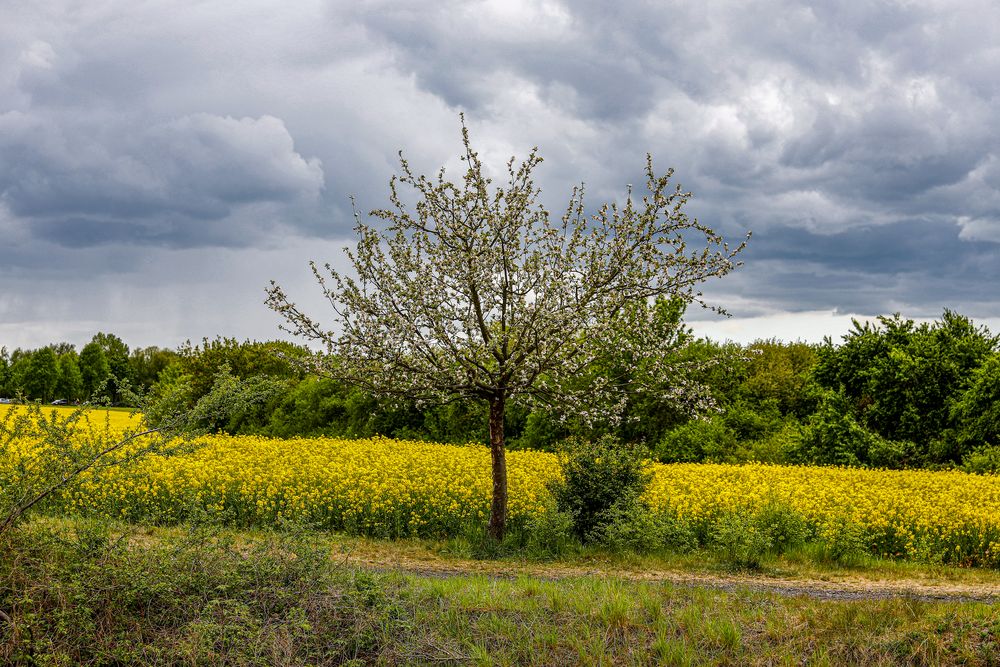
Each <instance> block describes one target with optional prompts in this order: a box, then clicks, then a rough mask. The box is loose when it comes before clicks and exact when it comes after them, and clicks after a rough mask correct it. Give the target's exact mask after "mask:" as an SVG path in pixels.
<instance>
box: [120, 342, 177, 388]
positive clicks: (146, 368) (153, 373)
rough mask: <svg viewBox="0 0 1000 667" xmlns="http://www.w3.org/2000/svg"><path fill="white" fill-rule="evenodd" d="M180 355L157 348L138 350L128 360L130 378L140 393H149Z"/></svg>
mask: <svg viewBox="0 0 1000 667" xmlns="http://www.w3.org/2000/svg"><path fill="white" fill-rule="evenodd" d="M179 358H180V355H179V354H178V353H177V352H175V351H174V350H168V349H164V348H160V347H156V346H151V347H143V348H136V349H134V350H132V353H131V354H130V355H129V358H128V365H129V377H130V378H131V379H132V382H133V386H135V387H136V389H137V390H138V391H143V392H145V391H149V390H150V389H151V388H152V387H153V385H155V384H156V383H157V382H158V381H159V379H160V375H161V374H162V373H163V371H164V370H166V368H167V367H168V366H170V365H171V364H172V363H174V362H175V361H177V360H178V359H179Z"/></svg>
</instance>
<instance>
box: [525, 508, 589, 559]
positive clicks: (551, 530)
mask: <svg viewBox="0 0 1000 667" xmlns="http://www.w3.org/2000/svg"><path fill="white" fill-rule="evenodd" d="M525 530H526V532H527V536H526V539H525V553H526V555H527V556H529V557H532V558H539V559H542V560H552V559H556V558H559V557H561V556H565V555H567V554H569V553H572V552H573V551H575V550H576V549H577V547H578V546H579V544H580V543H579V542H578V541H577V540H576V538H575V537H574V536H573V516H572V515H571V514H569V513H568V512H564V511H561V510H560V509H559V507H558V506H557V505H556V502H555V500H554V499H549V500H548V501H547V502H546V507H545V511H544V512H538V513H537V514H534V515H533V516H532V517H531V518H530V519H529V520H528V523H527V526H526V527H525Z"/></svg>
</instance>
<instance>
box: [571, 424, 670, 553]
mask: <svg viewBox="0 0 1000 667" xmlns="http://www.w3.org/2000/svg"><path fill="white" fill-rule="evenodd" d="M562 469H563V479H562V480H560V481H559V482H557V483H556V484H555V485H554V486H553V488H552V492H553V496H554V497H555V499H556V505H557V507H558V508H559V510H560V511H562V512H566V513H567V514H569V515H570V516H572V517H573V534H574V535H575V536H576V537H577V538H578V539H579V540H581V541H583V542H587V541H591V540H592V539H594V538H595V537H597V536H599V535H600V531H599V528H600V527H601V526H602V525H603V524H604V523H606V522H607V521H609V520H611V518H612V517H613V513H610V511H611V510H612V508H613V507H614V506H615V505H616V504H618V503H625V504H628V503H632V502H634V501H636V500H638V498H639V497H640V496H641V495H642V494H643V492H644V491H645V490H646V486H647V485H648V484H649V481H650V476H651V473H650V472H649V470H648V469H647V467H646V464H645V461H644V460H643V451H642V450H640V449H639V448H637V447H635V446H632V445H627V444H623V443H620V442H618V441H617V440H615V439H614V438H613V437H611V436H603V437H601V438H599V439H597V440H594V441H587V440H580V439H574V440H571V441H569V442H568V443H567V446H566V450H565V451H564V453H563V455H562Z"/></svg>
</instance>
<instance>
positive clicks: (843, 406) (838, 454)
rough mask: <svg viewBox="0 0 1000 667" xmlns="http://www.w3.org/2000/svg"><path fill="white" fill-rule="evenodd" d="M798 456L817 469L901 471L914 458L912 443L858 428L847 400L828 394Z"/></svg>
mask: <svg viewBox="0 0 1000 667" xmlns="http://www.w3.org/2000/svg"><path fill="white" fill-rule="evenodd" d="M798 456H799V457H800V459H801V460H802V461H803V462H806V463H813V464H819V465H843V466H874V467H883V468H900V467H905V466H906V465H907V464H909V463H911V462H913V461H914V460H915V458H916V456H917V454H916V452H915V445H914V444H913V443H907V442H897V441H891V440H888V439H886V438H883V437H882V436H880V435H879V434H878V433H873V432H872V431H869V430H868V429H866V428H865V427H864V426H861V425H860V424H858V422H857V421H855V419H854V417H852V416H851V413H850V410H849V407H848V405H847V403H846V399H844V397H843V396H841V395H840V394H834V393H829V394H827V396H825V397H824V399H823V401H822V402H821V403H820V407H819V410H818V411H817V412H816V414H814V415H813V416H812V418H811V420H810V422H809V424H808V426H807V428H806V429H805V430H804V432H803V435H802V439H801V444H800V449H799V454H798Z"/></svg>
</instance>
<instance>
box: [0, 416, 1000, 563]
mask: <svg viewBox="0 0 1000 667" xmlns="http://www.w3.org/2000/svg"><path fill="white" fill-rule="evenodd" d="M108 414H109V416H105V415H101V414H98V415H96V417H95V418H93V419H92V420H91V421H92V423H94V424H103V425H104V426H107V425H108V424H110V421H108V420H109V419H116V420H119V421H118V423H117V424H116V425H115V426H114V428H116V429H117V428H125V427H128V426H130V425H131V426H135V425H136V424H137V423H138V422H136V421H134V419H135V418H129V417H128V415H127V413H116V412H112V413H108ZM118 415H121V416H120V417H119V416H118ZM129 419H132V421H129ZM85 431H86V429H81V431H80V432H81V437H82V436H83V435H84V434H85ZM196 445H197V446H195V447H194V448H192V449H190V450H188V451H185V452H183V453H181V454H175V455H173V456H160V455H150V456H147V457H145V458H143V459H141V460H140V461H138V462H136V463H134V464H132V465H130V466H129V467H127V468H113V469H107V470H103V471H101V473H100V475H99V476H97V475H95V476H90V477H85V478H84V479H83V480H82V481H81V483H80V484H78V485H77V486H75V487H73V488H72V489H70V490H68V491H67V492H66V493H65V494H64V495H63V496H61V497H60V498H58V499H57V503H56V505H55V507H58V508H61V509H64V510H66V509H68V510H70V511H74V512H80V513H85V514H104V515H110V516H116V517H121V518H126V519H130V520H137V521H138V520H153V521H168V522H169V521H176V520H179V519H182V518H183V517H184V516H186V515H188V514H189V513H190V512H191V511H192V510H193V509H195V508H207V509H209V510H211V511H215V512H221V513H223V516H225V517H226V519H227V520H228V521H230V522H232V523H234V524H236V525H247V526H252V525H271V524H273V523H274V522H275V521H277V520H280V519H291V520H304V521H307V522H310V523H312V524H314V525H317V526H320V527H324V528H330V529H335V530H348V531H352V532H358V533H363V534H369V535H377V536H387V537H393V536H401V535H446V534H454V533H456V532H457V531H459V530H461V529H462V528H463V527H465V526H468V525H471V524H472V523H474V522H475V523H482V522H484V521H485V519H486V516H487V513H488V509H489V497H490V490H491V482H490V457H489V451H488V449H487V448H485V447H482V446H475V445H469V446H453V445H437V444H430V443H425V442H415V441H404V440H391V439H387V438H372V439H366V440H344V439H336V438H298V439H290V440H276V439H267V438H260V437H251V436H225V435H213V436H207V437H203V438H200V439H199V440H198V441H197V443H196ZM3 454H4V453H3V452H0V466H3V465H4V461H6V462H7V465H9V464H10V461H11V460H12V459H11V457H10V456H9V454H10V452H7V453H6V454H7V455H3ZM508 468H509V475H510V480H509V485H510V486H509V488H510V516H511V521H512V522H513V523H515V524H518V523H521V522H523V521H524V520H526V519H528V518H530V517H532V516H534V515H537V514H538V513H539V512H544V511H546V510H545V507H546V502H545V501H546V497H547V494H548V489H547V485H548V483H549V482H550V481H551V480H553V479H556V478H557V477H558V476H559V474H560V472H559V462H558V458H557V457H556V456H555V455H553V454H548V453H543V452H530V451H523V452H521V451H515V452H509V453H508ZM652 471H653V481H652V484H651V485H650V488H649V490H648V492H647V496H646V497H647V500H648V502H649V504H650V506H651V507H652V508H653V509H654V510H655V511H659V512H670V513H671V514H673V515H675V516H678V517H680V518H681V519H683V520H687V521H689V522H691V524H692V525H694V526H695V527H696V528H699V529H701V530H702V531H703V534H704V531H707V530H708V529H709V527H710V526H711V525H712V523H713V522H714V521H715V520H716V519H718V518H719V517H720V516H722V515H724V514H726V513H730V512H744V513H750V514H753V513H756V512H758V511H759V510H761V509H762V508H764V507H768V506H774V505H780V506H784V507H786V508H791V509H793V510H794V511H795V512H797V513H798V514H800V515H801V516H802V517H804V518H805V519H806V521H807V523H808V525H809V527H810V530H812V531H813V533H814V535H815V536H816V537H819V538H823V539H827V540H836V539H837V537H838V535H840V534H841V533H843V532H844V531H848V532H850V531H853V533H854V534H856V535H860V538H861V539H863V541H864V542H865V544H866V545H867V546H868V547H869V548H870V549H871V550H872V551H873V552H876V553H880V554H884V555H890V556H898V557H911V558H920V559H925V560H940V561H943V562H950V563H960V564H966V565H972V564H979V565H990V566H998V565H1000V478H998V477H994V476H976V475H967V474H965V473H961V472H930V471H885V470H864V469H848V468H832V467H829V468H827V467H824V468H821V467H808V466H773V465H761V464H750V465H721V464H719V465H716V464H674V465H661V464H652Z"/></svg>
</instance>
